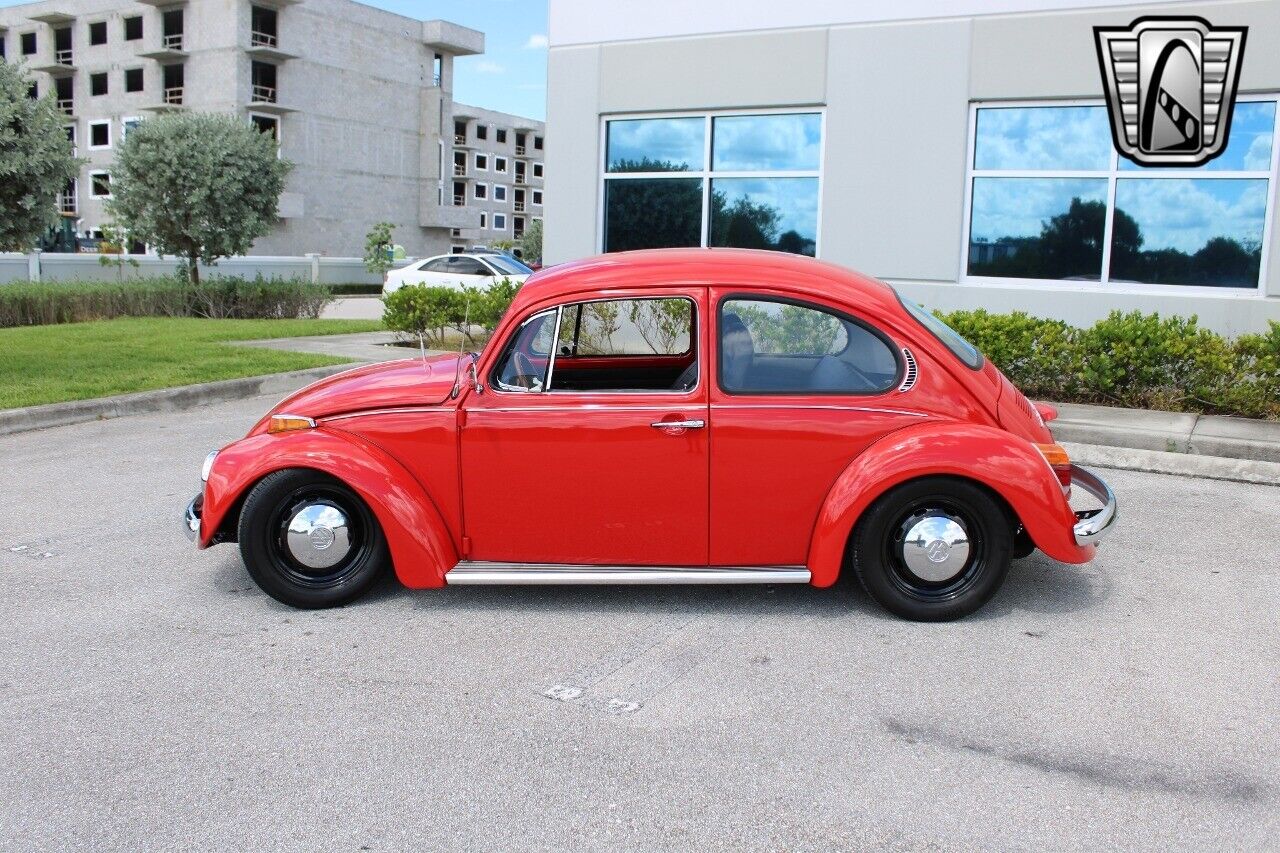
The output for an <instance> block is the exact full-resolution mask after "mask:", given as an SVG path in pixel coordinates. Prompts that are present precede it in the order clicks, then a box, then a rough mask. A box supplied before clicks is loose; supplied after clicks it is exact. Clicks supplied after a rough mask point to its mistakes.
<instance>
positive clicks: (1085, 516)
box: [1071, 465, 1116, 545]
mask: <svg viewBox="0 0 1280 853" xmlns="http://www.w3.org/2000/svg"><path fill="white" fill-rule="evenodd" d="M1071 485H1072V486H1073V487H1076V486H1078V487H1079V488H1081V489H1083V490H1084V491H1086V492H1088V493H1089V494H1091V495H1093V496H1094V497H1095V498H1097V499H1098V500H1099V501H1101V502H1102V509H1086V510H1080V511H1078V512H1077V513H1076V518H1077V519H1078V521H1076V525H1075V536H1076V544H1077V545H1096V544H1098V542H1100V541H1102V538H1103V537H1104V536H1106V535H1107V532H1108V531H1109V530H1110V529H1111V525H1112V524H1113V523H1115V520H1116V495H1115V492H1113V491H1111V487H1110V486H1108V485H1107V484H1106V483H1105V482H1104V481H1103V479H1102V478H1101V477H1099V476H1098V475H1097V474H1095V473H1093V472H1092V471H1090V470H1089V469H1088V468H1081V467H1080V466H1079V465H1072V466H1071Z"/></svg>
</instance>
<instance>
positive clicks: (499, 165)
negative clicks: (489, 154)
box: [493, 157, 507, 172]
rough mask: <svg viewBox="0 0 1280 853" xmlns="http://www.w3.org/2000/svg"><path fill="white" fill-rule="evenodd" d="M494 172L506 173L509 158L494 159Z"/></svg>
mask: <svg viewBox="0 0 1280 853" xmlns="http://www.w3.org/2000/svg"><path fill="white" fill-rule="evenodd" d="M493 171H495V172H506V171H507V158H506V157H494V158H493Z"/></svg>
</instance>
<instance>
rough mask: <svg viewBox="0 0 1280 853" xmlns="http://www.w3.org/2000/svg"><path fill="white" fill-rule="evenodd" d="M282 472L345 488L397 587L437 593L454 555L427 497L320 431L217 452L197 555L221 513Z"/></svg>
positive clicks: (409, 479) (399, 469)
mask: <svg viewBox="0 0 1280 853" xmlns="http://www.w3.org/2000/svg"><path fill="white" fill-rule="evenodd" d="M285 468H312V469H315V470H317V471H321V472H323V473H325V474H329V475H331V476H333V477H337V478H338V479H339V480H341V481H342V482H344V483H346V484H347V485H348V486H349V487H351V489H353V490H354V491H355V492H356V494H358V495H360V497H361V498H363V499H364V501H365V503H367V504H368V505H369V508H370V509H371V510H372V511H373V514H374V516H376V517H377V519H378V524H380V525H381V526H382V531H383V533H384V534H385V535H386V538H387V546H388V547H389V548H390V549H391V559H392V562H393V563H394V565H395V570H396V577H398V578H399V579H400V582H401V583H403V584H404V585H405V586H407V587H410V588H422V587H437V586H444V574H445V572H447V571H448V570H449V569H451V568H453V566H454V565H455V564H456V563H457V562H458V553H457V550H456V549H455V548H454V545H453V539H452V538H451V537H450V535H449V530H448V528H447V527H446V526H445V523H444V520H443V519H442V518H441V516H440V512H439V510H438V509H437V508H436V505H435V504H434V503H433V502H432V500H431V497H430V496H429V495H428V494H427V493H426V491H425V490H424V489H423V488H422V486H421V485H420V484H419V483H418V481H417V480H415V479H414V477H413V475H412V474H410V473H409V472H408V471H407V470H405V468H404V466H402V465H401V464H400V463H399V462H397V461H396V460H395V459H394V458H392V457H391V456H389V455H388V454H387V453H386V452H385V451H383V450H381V449H380V448H378V447H376V446H375V445H373V444H370V443H369V442H367V441H364V440H363V439H361V438H360V437H358V436H355V435H351V434H349V433H338V432H331V431H329V430H326V429H324V428H323V427H320V428H317V429H307V430H298V431H296V432H286V433H280V434H277V435H268V434H265V433H264V434H259V435H253V436H250V437H249V438H246V439H244V440H242V441H238V442H236V443H235V444H232V445H231V446H229V447H227V448H225V449H223V450H222V451H220V452H219V453H218V458H217V460H216V461H215V462H214V465H213V469H212V470H211V471H210V472H209V481H208V482H207V483H206V484H205V491H204V506H203V508H202V514H201V525H200V547H201V548H207V547H208V546H209V545H210V544H211V540H212V538H213V535H214V533H215V532H216V531H217V530H218V528H219V527H220V526H221V525H222V523H223V520H224V519H225V517H226V515H227V513H228V512H229V511H230V510H231V509H232V508H233V507H234V506H235V505H236V503H237V502H238V501H240V500H241V499H242V498H243V497H244V495H245V494H246V493H247V492H248V490H249V489H250V488H251V487H252V486H253V485H254V484H255V483H257V482H258V481H259V480H261V479H262V478H263V477H265V476H267V475H268V474H270V473H272V472H273V471H280V470H282V469H285Z"/></svg>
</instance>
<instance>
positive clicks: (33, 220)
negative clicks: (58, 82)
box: [0, 60, 80, 252]
mask: <svg viewBox="0 0 1280 853" xmlns="http://www.w3.org/2000/svg"><path fill="white" fill-rule="evenodd" d="M30 86H31V80H30V79H29V78H28V77H27V76H26V74H25V73H24V71H23V69H22V68H20V67H19V66H17V65H11V64H9V63H7V62H4V61H3V60H0V212H2V213H0V252H25V251H28V250H29V249H31V247H32V246H34V245H35V243H36V240H38V239H39V238H40V235H41V234H43V233H44V231H45V229H46V228H48V227H49V226H50V225H51V224H53V223H55V222H57V220H58V206H57V199H58V193H60V192H62V190H63V189H65V188H66V186H67V184H68V183H70V182H71V180H72V179H73V178H75V176H76V174H77V173H78V172H79V170H80V161H79V160H77V159H76V158H75V157H74V156H72V154H71V143H70V141H68V140H67V134H66V131H65V130H63V129H62V125H63V123H64V121H65V120H66V118H65V116H63V115H62V113H61V112H59V110H58V107H57V105H56V104H55V103H54V100H53V97H52V96H51V95H46V96H45V97H43V98H41V99H39V100H32V99H31V97H30V95H29V94H28V91H29V88H30Z"/></svg>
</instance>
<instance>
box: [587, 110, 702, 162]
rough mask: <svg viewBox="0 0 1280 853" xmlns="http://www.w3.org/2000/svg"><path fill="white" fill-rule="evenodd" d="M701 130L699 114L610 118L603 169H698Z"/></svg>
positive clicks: (700, 151) (700, 157)
mask: <svg viewBox="0 0 1280 853" xmlns="http://www.w3.org/2000/svg"><path fill="white" fill-rule="evenodd" d="M705 133H706V122H705V121H704V120H703V118H702V117H701V116H699V117H697V118H658V119H634V120H628V121H611V122H609V130H608V141H607V147H606V150H607V152H608V154H607V156H606V161H605V162H606V163H607V164H608V165H607V167H606V168H607V171H610V172H684V171H690V170H692V171H700V170H701V169H702V164H703V161H704V153H703V152H704V144H703V143H704V135H705Z"/></svg>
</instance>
